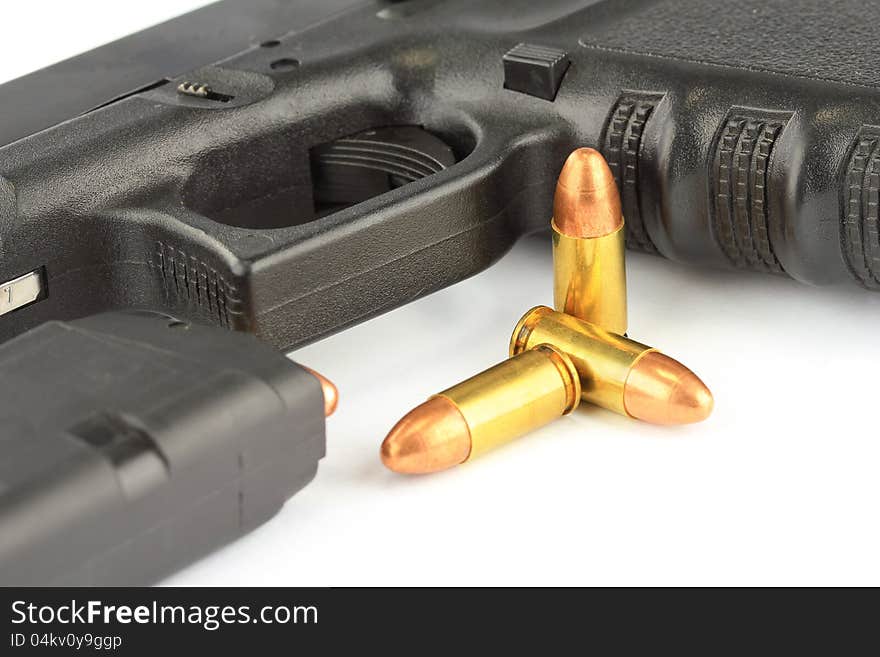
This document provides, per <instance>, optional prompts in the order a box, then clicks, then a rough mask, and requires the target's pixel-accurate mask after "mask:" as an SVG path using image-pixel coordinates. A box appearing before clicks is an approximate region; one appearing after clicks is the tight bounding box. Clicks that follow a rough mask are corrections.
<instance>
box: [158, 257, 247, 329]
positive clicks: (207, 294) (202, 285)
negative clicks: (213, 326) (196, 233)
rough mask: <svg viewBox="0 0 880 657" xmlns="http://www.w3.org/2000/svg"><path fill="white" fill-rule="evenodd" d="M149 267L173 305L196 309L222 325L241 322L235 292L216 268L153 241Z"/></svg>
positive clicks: (232, 324) (239, 307) (232, 326)
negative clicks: (157, 277) (155, 273)
mask: <svg viewBox="0 0 880 657" xmlns="http://www.w3.org/2000/svg"><path fill="white" fill-rule="evenodd" d="M152 265H153V267H154V268H155V269H156V270H157V271H158V272H159V275H160V276H161V279H162V282H163V283H164V287H165V291H166V293H167V295H168V301H169V302H170V303H172V305H181V306H184V307H188V308H191V309H196V310H198V311H199V312H200V313H201V314H203V315H204V316H206V317H211V318H212V319H215V320H217V321H218V322H219V323H220V325H221V326H225V327H228V328H238V326H239V325H240V323H241V321H242V317H241V316H242V310H241V301H240V299H239V298H238V293H237V292H238V291H237V289H236V287H235V286H234V285H232V284H231V283H229V282H228V281H227V280H225V279H224V277H223V276H222V275H221V274H220V273H219V272H218V271H217V270H216V269H214V268H213V267H211V266H210V265H208V264H207V263H205V262H203V261H202V260H200V259H199V258H196V257H195V256H191V255H189V254H187V253H186V252H184V251H183V250H182V249H179V248H175V247H173V246H171V245H169V244H165V243H163V242H156V250H155V252H154V253H153V261H152Z"/></svg>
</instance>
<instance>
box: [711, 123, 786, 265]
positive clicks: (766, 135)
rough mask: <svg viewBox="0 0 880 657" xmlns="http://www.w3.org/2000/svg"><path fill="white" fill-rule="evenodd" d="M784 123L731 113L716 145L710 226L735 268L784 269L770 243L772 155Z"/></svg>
mask: <svg viewBox="0 0 880 657" xmlns="http://www.w3.org/2000/svg"><path fill="white" fill-rule="evenodd" d="M783 127H784V123H783V121H781V120H779V119H775V118H774V119H769V118H761V117H757V116H744V115H738V114H735V115H732V116H730V117H728V119H727V120H726V121H725V123H724V124H723V127H722V129H721V134H720V135H719V137H718V140H717V144H716V146H715V158H714V163H713V172H712V173H713V175H712V196H713V201H714V208H713V210H714V211H713V213H712V228H713V232H714V235H715V238H716V240H718V244H719V245H720V246H721V249H722V251H724V254H725V255H726V256H727V258H728V260H730V262H731V263H732V264H734V265H735V266H737V267H741V268H743V269H754V270H758V271H769V272H782V271H783V269H782V265H781V264H780V263H779V260H778V259H777V258H776V254H775V253H774V251H773V245H772V244H771V243H770V236H769V228H770V223H771V221H773V220H774V218H773V217H772V216H771V214H770V212H769V210H768V205H767V203H768V191H769V187H770V185H771V184H772V181H771V179H770V175H769V165H770V158H771V157H772V155H773V147H774V146H775V144H776V142H777V140H778V139H779V136H780V135H781V134H782V129H783Z"/></svg>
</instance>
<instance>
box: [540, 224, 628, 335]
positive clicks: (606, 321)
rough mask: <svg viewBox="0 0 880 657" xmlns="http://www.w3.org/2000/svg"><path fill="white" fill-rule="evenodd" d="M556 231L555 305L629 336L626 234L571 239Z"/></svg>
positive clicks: (618, 233) (562, 310) (618, 230)
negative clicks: (627, 332) (627, 328)
mask: <svg viewBox="0 0 880 657" xmlns="http://www.w3.org/2000/svg"><path fill="white" fill-rule="evenodd" d="M550 225H551V229H552V231H553V305H554V306H555V307H556V309H557V310H559V311H561V312H564V313H566V314H568V315H572V316H573V317H578V318H579V319H583V320H585V321H588V322H590V323H591V324H596V325H597V326H601V327H602V328H604V329H606V330H608V331H612V332H613V333H620V334H624V333H626V326H627V309H626V264H625V257H624V252H625V249H626V245H625V243H624V237H625V234H626V231H625V229H624V227H623V225H622V224H621V226H620V228H618V229H617V230H615V231H614V232H613V233H610V234H609V235H604V236H602V237H569V236H568V235H565V234H564V233H562V232H561V231H560V230H559V229H558V228H557V227H556V222H555V221H554V222H551V224H550Z"/></svg>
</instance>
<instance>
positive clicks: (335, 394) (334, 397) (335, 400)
mask: <svg viewBox="0 0 880 657" xmlns="http://www.w3.org/2000/svg"><path fill="white" fill-rule="evenodd" d="M300 367H302V368H303V369H304V370H305V371H306V372H308V373H309V374H311V375H312V376H314V377H315V378H316V379H318V381H319V382H320V383H321V391H322V392H323V393H324V417H330V416H331V415H333V413H335V412H336V408H337V407H338V406H339V389H338V388H337V387H336V386H335V385H334V384H333V382H332V381H331V380H330V379H328V378H327V377H326V376H324V375H322V374H319V373H318V372H316V371H315V370H313V369H312V368H310V367H306V366H305V365H300Z"/></svg>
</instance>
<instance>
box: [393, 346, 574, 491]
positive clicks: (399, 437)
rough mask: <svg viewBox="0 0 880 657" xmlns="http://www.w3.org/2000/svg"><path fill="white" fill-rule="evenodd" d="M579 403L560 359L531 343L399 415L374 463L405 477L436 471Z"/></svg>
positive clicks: (566, 363)
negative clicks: (512, 355)
mask: <svg viewBox="0 0 880 657" xmlns="http://www.w3.org/2000/svg"><path fill="white" fill-rule="evenodd" d="M580 398H581V388H580V379H579V377H578V373H577V371H576V370H575V368H574V365H573V364H572V362H571V360H570V359H569V358H568V356H566V355H565V354H564V353H562V352H561V351H560V350H559V349H556V348H555V347H552V346H550V345H543V344H539V345H536V346H535V347H534V348H532V349H528V350H525V351H523V352H522V353H519V354H517V355H516V356H514V357H512V358H510V359H508V360H506V361H504V362H502V363H499V364H498V365H495V366H494V367H491V368H489V369H488V370H486V371H484V372H482V373H480V374H477V375H476V376H474V377H471V378H470V379H467V380H466V381H463V382H461V383H459V384H457V385H455V386H453V387H451V388H449V389H448V390H445V391H443V392H441V393H440V394H438V395H434V396H433V397H431V398H430V399H429V400H428V401H426V402H425V403H423V404H421V405H420V406H417V407H416V408H414V409H413V410H412V411H410V412H409V413H407V415H405V416H404V417H403V419H401V420H400V421H399V422H398V423H397V424H396V425H395V426H394V428H393V429H392V430H391V432H390V433H389V434H388V437H387V438H385V441H384V442H383V443H382V450H381V456H382V462H383V463H384V464H385V465H386V466H387V467H388V468H389V469H391V470H394V471H395V472H402V473H407V474H421V473H427V472H436V471H438V470H444V469H446V468H450V467H453V466H455V465H458V464H460V463H464V462H465V461H469V460H470V459H472V458H474V457H475V456H478V455H480V454H483V453H484V452H487V451H489V450H491V449H493V448H495V447H497V446H499V445H501V444H503V443H506V442H508V441H511V440H513V439H514V438H517V437H519V436H521V435H523V434H525V433H527V432H529V431H532V430H533V429H537V428H538V427H541V426H543V425H545V424H547V423H549V422H551V421H552V420H555V419H556V418H558V417H561V416H562V415H567V414H568V413H570V412H571V411H573V410H574V409H575V408H577V406H578V404H579V403H580Z"/></svg>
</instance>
